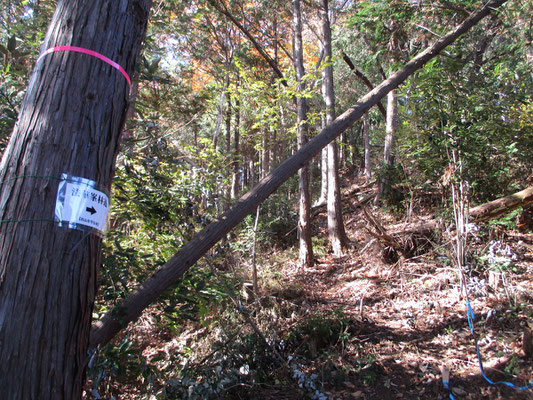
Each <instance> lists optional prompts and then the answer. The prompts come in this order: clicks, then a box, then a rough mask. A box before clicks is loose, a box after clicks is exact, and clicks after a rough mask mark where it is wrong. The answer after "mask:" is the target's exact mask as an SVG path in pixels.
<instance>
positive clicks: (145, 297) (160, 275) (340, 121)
mask: <svg viewBox="0 0 533 400" xmlns="http://www.w3.org/2000/svg"><path fill="white" fill-rule="evenodd" d="M505 2H506V0H493V1H490V2H489V3H487V4H486V5H485V6H483V7H482V8H480V9H479V10H478V11H476V12H475V13H473V14H472V15H471V16H469V17H468V18H467V19H466V20H465V21H463V22H462V23H461V24H460V25H459V26H457V27H455V28H454V29H453V30H452V31H450V32H449V33H448V34H447V35H445V36H443V37H441V38H439V39H438V40H437V41H436V42H435V43H434V44H432V45H431V46H430V47H428V48H427V49H425V50H424V51H423V52H421V53H420V54H418V55H417V56H416V57H414V58H413V59H412V60H411V61H409V62H408V63H407V64H406V65H404V66H403V67H402V68H401V69H399V70H398V71H396V72H395V73H394V74H392V75H391V77H390V78H389V79H386V80H384V81H383V82H382V83H381V84H379V85H378V86H377V87H376V88H374V89H373V90H371V91H370V92H369V93H367V94H366V95H365V96H363V97H362V98H361V99H359V101H358V102H357V103H356V104H355V105H354V106H353V107H350V108H349V109H348V110H347V111H345V112H344V114H342V115H340V116H339V117H338V118H336V119H335V121H333V122H332V123H331V124H330V125H328V126H327V127H325V128H324V129H323V130H322V131H321V132H320V133H319V134H318V135H317V136H315V137H313V138H312V139H311V140H310V141H309V142H307V144H306V145H305V146H303V147H302V148H301V149H300V150H298V152H297V153H296V154H294V156H292V157H290V158H289V159H287V160H285V161H284V162H283V163H281V164H280V165H279V166H278V167H277V168H276V169H275V170H274V171H272V172H271V173H270V174H269V175H268V176H266V177H265V178H264V179H262V180H261V181H260V182H259V183H258V184H257V186H255V187H254V188H253V189H252V190H250V191H249V192H248V193H246V194H245V195H243V196H242V197H241V198H240V199H239V200H238V201H237V202H236V203H235V204H234V205H233V207H231V208H230V209H229V210H227V211H226V212H225V213H224V214H222V215H221V216H220V217H219V218H217V220H216V221H214V222H212V223H211V224H209V225H208V226H207V227H206V228H205V229H203V230H202V231H201V232H199V233H198V234H197V235H196V236H195V237H194V238H193V239H192V240H191V241H189V242H188V243H186V244H185V245H184V246H183V247H182V248H181V249H180V250H179V251H178V252H177V253H176V254H175V255H174V256H173V257H172V258H171V259H170V260H169V261H167V262H166V263H165V264H164V265H162V266H161V267H160V268H158V270H157V271H156V272H155V273H154V274H153V275H152V276H150V277H149V278H148V279H147V280H146V281H144V282H143V284H142V285H141V286H139V287H138V288H137V289H136V290H135V291H134V292H133V293H131V294H130V295H129V296H128V298H126V299H124V300H122V301H121V302H120V303H119V304H118V305H117V306H116V307H115V309H113V310H111V311H109V312H108V313H107V314H106V315H105V316H104V317H103V318H102V319H101V320H100V321H98V322H97V323H96V324H95V325H94V326H93V329H92V331H91V345H92V346H97V345H103V344H105V343H107V342H108V341H109V340H111V338H113V337H114V336H115V335H116V334H117V333H118V332H120V330H121V329H122V328H123V327H124V324H125V323H126V324H127V323H129V322H130V321H133V320H134V319H136V318H138V317H139V316H140V315H141V313H142V311H143V310H144V309H145V308H146V307H148V305H150V304H151V303H152V302H154V301H155V300H156V299H157V298H158V297H159V296H160V295H161V294H162V293H163V292H164V291H165V290H167V289H168V288H169V287H171V286H172V285H174V284H175V283H176V282H177V281H178V280H179V279H180V278H181V277H182V276H183V274H184V273H185V272H186V271H188V270H189V268H190V267H191V266H192V265H194V264H195V263H196V262H197V261H198V260H199V259H200V258H201V257H202V256H203V255H204V254H205V253H206V252H207V251H208V250H209V249H211V248H212V247H213V246H214V245H215V244H216V243H217V242H218V241H219V240H220V239H221V238H223V237H224V236H225V235H226V234H227V233H228V232H230V231H231V230H232V229H233V228H234V227H235V226H237V225H238V224H239V223H240V222H241V221H242V220H243V219H244V218H246V216H247V215H249V214H250V213H252V212H253V211H254V210H255V209H256V207H257V206H258V205H259V204H261V203H262V202H263V201H264V200H265V199H266V198H268V196H270V195H271V194H272V193H274V191H276V189H278V188H279V187H280V186H281V185H282V184H283V183H285V182H286V181H287V180H288V179H289V178H290V177H291V176H292V175H293V174H295V173H296V172H297V171H298V170H299V169H300V168H302V167H303V166H304V165H305V164H306V163H308V162H309V161H310V160H311V159H312V158H313V157H315V156H316V155H318V153H320V151H321V150H322V149H323V148H324V147H325V146H326V145H327V144H328V143H329V142H331V141H332V140H334V139H335V138H336V137H338V136H339V135H340V134H341V133H342V132H343V131H345V130H346V129H347V128H349V127H350V126H352V124H353V123H354V122H355V121H357V120H358V119H359V118H361V117H362V116H363V115H364V114H365V113H366V112H367V111H368V110H369V109H370V108H371V107H373V106H374V105H376V104H377V102H378V101H380V100H381V99H382V98H383V97H385V95H386V94H387V93H388V92H389V91H391V90H392V89H394V88H396V87H398V86H399V85H400V84H401V83H402V82H404V81H405V80H406V79H407V78H408V77H409V76H410V75H411V74H413V73H414V72H415V71H417V70H418V69H420V68H421V67H422V66H423V65H424V64H426V63H427V62H428V61H429V60H431V59H432V58H434V57H435V56H437V55H438V54H439V53H440V52H441V51H442V50H443V49H444V48H445V47H446V46H448V45H449V44H451V43H453V42H454V41H455V40H456V39H457V38H458V37H460V36H461V35H463V34H464V33H465V32H467V31H468V30H469V29H470V28H471V27H472V26H474V25H475V24H477V23H478V22H479V21H480V20H481V19H482V18H484V17H485V16H487V15H489V14H490V13H491V11H493V10H494V8H497V7H499V6H501V5H502V4H503V3H505Z"/></svg>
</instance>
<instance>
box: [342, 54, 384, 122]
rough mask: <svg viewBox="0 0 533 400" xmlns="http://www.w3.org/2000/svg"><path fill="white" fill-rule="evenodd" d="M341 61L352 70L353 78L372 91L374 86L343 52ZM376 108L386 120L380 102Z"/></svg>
mask: <svg viewBox="0 0 533 400" xmlns="http://www.w3.org/2000/svg"><path fill="white" fill-rule="evenodd" d="M342 59H343V60H344V62H345V63H346V64H347V65H348V68H350V69H351V70H352V72H353V73H354V74H355V76H357V77H358V78H359V80H360V81H361V82H363V83H364V84H365V85H366V87H367V88H368V89H369V90H373V89H374V85H372V83H371V82H370V81H369V80H368V78H367V77H366V76H365V74H363V73H362V72H361V71H359V70H358V69H357V68H355V65H353V62H352V60H351V59H350V57H348V55H347V54H346V53H345V52H344V51H343V52H342ZM377 106H378V108H379V111H380V112H381V114H382V115H383V117H384V118H387V111H386V110H385V107H383V104H381V101H379V102H378V103H377Z"/></svg>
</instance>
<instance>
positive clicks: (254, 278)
mask: <svg viewBox="0 0 533 400" xmlns="http://www.w3.org/2000/svg"><path fill="white" fill-rule="evenodd" d="M260 213H261V206H258V207H257V211H256V213H255V222H254V241H253V245H252V282H253V283H252V284H253V288H254V296H255V298H256V299H257V294H258V293H259V289H258V285H257V263H256V260H257V227H258V226H259V215H260Z"/></svg>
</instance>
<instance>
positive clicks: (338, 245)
mask: <svg viewBox="0 0 533 400" xmlns="http://www.w3.org/2000/svg"><path fill="white" fill-rule="evenodd" d="M328 3H329V0H322V1H321V4H322V7H321V10H320V12H321V17H322V34H323V36H324V59H325V61H326V63H328V64H330V63H331V60H332V55H333V53H332V49H331V26H330V23H329V4H328ZM322 75H323V78H322V95H323V97H324V102H325V103H326V125H329V124H331V123H332V122H333V121H334V120H335V92H334V90H333V66H332V65H327V66H326V67H325V68H324V69H323V73H322ZM327 149H328V156H327V157H328V197H327V209H328V236H329V242H330V245H331V248H332V250H333V253H334V254H335V255H342V253H343V249H344V248H345V247H346V244H347V241H348V240H347V237H346V232H345V230H344V222H343V221H342V206H341V193H340V184H339V151H338V146H337V141H336V140H334V141H332V142H331V143H330V144H328V147H327Z"/></svg>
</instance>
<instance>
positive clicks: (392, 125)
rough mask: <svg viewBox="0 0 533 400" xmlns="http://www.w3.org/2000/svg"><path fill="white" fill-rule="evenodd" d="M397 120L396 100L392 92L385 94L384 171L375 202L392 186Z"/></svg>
mask: <svg viewBox="0 0 533 400" xmlns="http://www.w3.org/2000/svg"><path fill="white" fill-rule="evenodd" d="M397 118H398V100H397V99H396V94H395V93H394V90H391V91H390V92H389V93H388V94H387V120H386V126H385V143H384V146H383V167H384V171H383V173H382V175H381V177H380V178H379V185H378V193H377V196H376V200H375V202H376V203H378V202H379V201H380V200H381V196H383V194H384V193H385V192H386V191H387V188H389V187H390V186H391V185H392V182H391V178H390V171H391V169H392V167H393V166H394V156H393V150H394V142H395V141H396V127H397Z"/></svg>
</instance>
